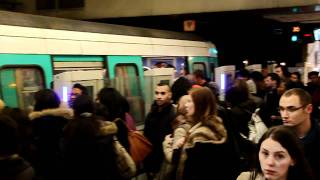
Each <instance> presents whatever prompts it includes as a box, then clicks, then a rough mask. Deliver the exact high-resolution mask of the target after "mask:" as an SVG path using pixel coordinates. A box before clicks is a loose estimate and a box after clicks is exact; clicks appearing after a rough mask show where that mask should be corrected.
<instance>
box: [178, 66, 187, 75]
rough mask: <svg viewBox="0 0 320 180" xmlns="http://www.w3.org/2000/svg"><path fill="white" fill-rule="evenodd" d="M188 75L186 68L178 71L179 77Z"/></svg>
mask: <svg viewBox="0 0 320 180" xmlns="http://www.w3.org/2000/svg"><path fill="white" fill-rule="evenodd" d="M188 74H189V70H188V68H187V67H183V68H182V69H181V70H180V76H186V75H188Z"/></svg>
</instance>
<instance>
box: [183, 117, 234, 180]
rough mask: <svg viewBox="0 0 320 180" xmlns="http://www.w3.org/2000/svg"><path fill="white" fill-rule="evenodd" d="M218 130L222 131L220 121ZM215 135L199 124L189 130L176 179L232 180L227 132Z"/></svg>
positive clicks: (230, 151) (215, 133) (230, 150)
mask: <svg viewBox="0 0 320 180" xmlns="http://www.w3.org/2000/svg"><path fill="white" fill-rule="evenodd" d="M220 123H221V124H220V125H219V126H220V127H217V128H219V129H222V128H223V129H224V126H223V125H222V120H221V119H220ZM223 132H224V134H220V135H217V132H213V131H212V130H211V129H209V128H208V127H206V126H203V125H202V124H201V123H198V124H196V125H194V126H193V127H192V128H191V129H190V130H189V136H188V138H187V140H186V143H185V144H184V145H183V149H182V153H181V156H180V160H179V166H178V170H177V179H183V180H189V179H190V180H198V179H225V180H232V179H234V178H235V177H234V174H233V170H232V168H231V165H232V164H231V163H232V162H233V161H232V159H231V157H232V156H231V153H232V149H230V147H229V144H228V143H226V141H227V132H226V130H225V129H224V130H223Z"/></svg>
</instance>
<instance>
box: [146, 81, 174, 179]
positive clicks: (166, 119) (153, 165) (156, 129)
mask: <svg viewBox="0 0 320 180" xmlns="http://www.w3.org/2000/svg"><path fill="white" fill-rule="evenodd" d="M171 96H172V95H171V91H170V87H169V85H167V84H162V83H160V84H158V85H157V87H156V90H155V102H154V103H153V104H152V106H151V110H150V112H149V113H148V115H147V117H146V120H145V127H144V135H145V136H146V137H147V138H148V140H149V141H150V142H151V143H152V145H153V149H152V152H151V153H150V154H149V155H148V156H147V157H146V159H145V161H144V167H145V170H146V172H147V175H148V178H149V179H152V178H153V177H154V176H155V174H156V173H158V172H159V170H160V167H161V164H162V161H163V159H164V154H163V148H162V142H163V140H164V137H165V136H166V135H168V134H171V133H172V127H171V122H172V121H173V120H174V118H175V108H174V106H173V105H172V104H171Z"/></svg>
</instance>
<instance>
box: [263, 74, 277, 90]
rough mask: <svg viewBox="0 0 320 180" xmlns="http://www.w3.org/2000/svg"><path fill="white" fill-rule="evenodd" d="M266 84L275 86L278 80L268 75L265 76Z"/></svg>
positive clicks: (269, 86)
mask: <svg viewBox="0 0 320 180" xmlns="http://www.w3.org/2000/svg"><path fill="white" fill-rule="evenodd" d="M264 84H265V85H266V87H268V88H271V87H275V84H276V81H274V80H272V79H271V77H270V76H267V77H266V78H264Z"/></svg>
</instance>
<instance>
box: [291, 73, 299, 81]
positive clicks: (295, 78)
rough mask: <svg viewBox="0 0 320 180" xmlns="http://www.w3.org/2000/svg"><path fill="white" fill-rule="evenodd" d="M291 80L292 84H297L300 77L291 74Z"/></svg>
mask: <svg viewBox="0 0 320 180" xmlns="http://www.w3.org/2000/svg"><path fill="white" fill-rule="evenodd" d="M290 80H291V81H292V82H297V81H298V76H297V75H296V74H291V75H290Z"/></svg>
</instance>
